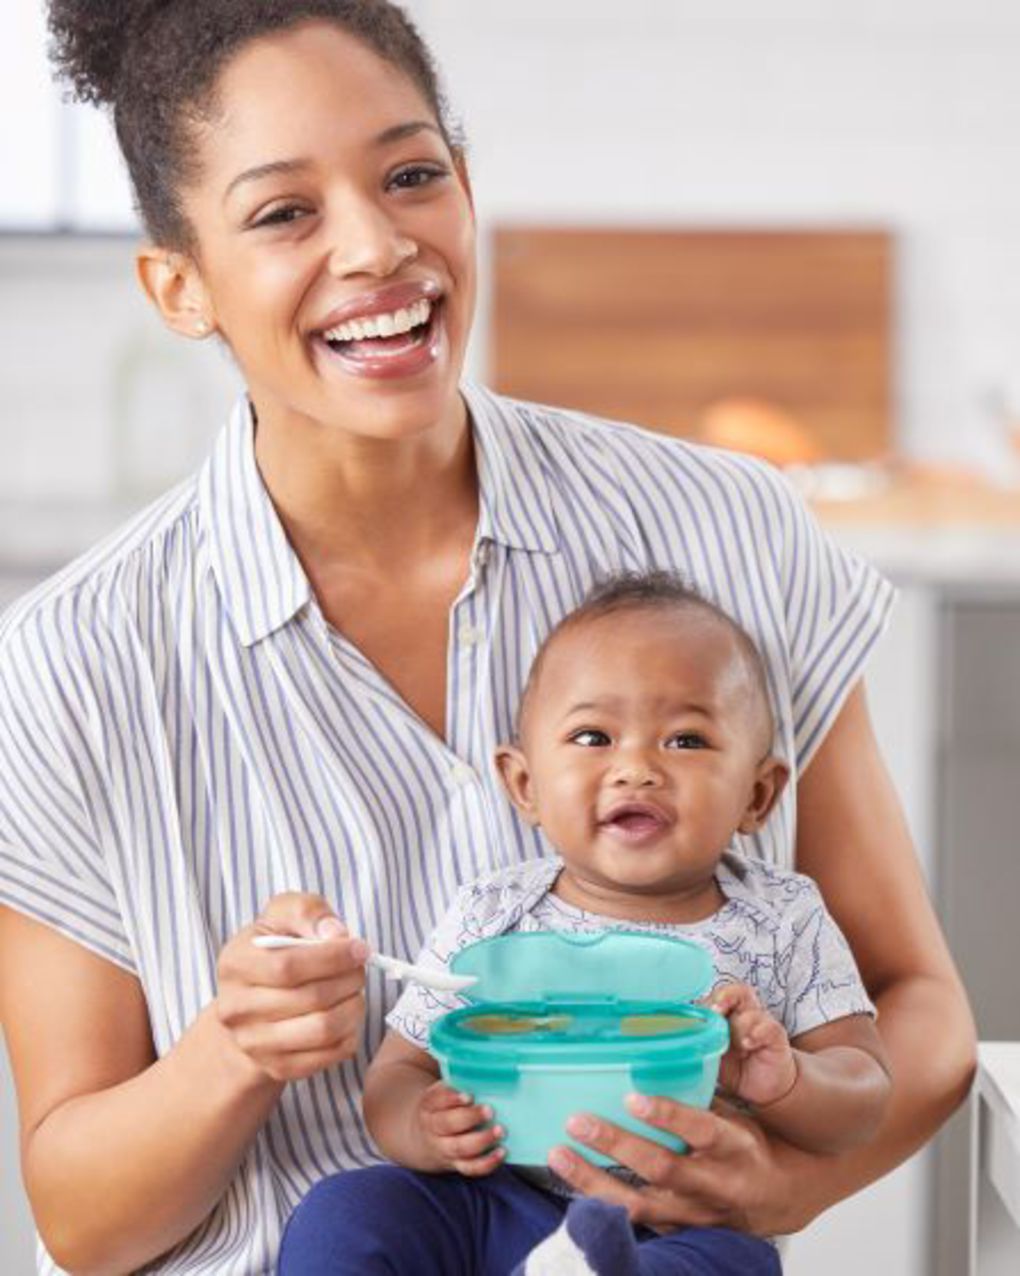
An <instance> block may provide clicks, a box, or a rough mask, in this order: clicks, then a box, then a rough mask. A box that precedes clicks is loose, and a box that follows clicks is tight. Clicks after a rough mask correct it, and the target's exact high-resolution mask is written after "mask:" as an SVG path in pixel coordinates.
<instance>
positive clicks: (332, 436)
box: [255, 399, 478, 571]
mask: <svg viewBox="0 0 1020 1276" xmlns="http://www.w3.org/2000/svg"><path fill="white" fill-rule="evenodd" d="M255 459H256V462H257V464H258V467H259V472H260V474H261V476H262V480H263V482H264V483H265V485H266V489H267V491H268V492H269V495H270V496H271V497H272V500H273V503H274V505H275V507H276V510H277V513H278V514H279V516H280V519H281V521H282V523H283V525H284V527H285V528H286V531H287V534H288V536H289V537H290V539H291V542H292V544H293V545H294V547H295V550H296V551H297V552H298V554H299V556H300V557H301V558H302V559H304V560H306V562H311V563H318V564H329V563H339V562H343V563H344V564H346V565H347V566H348V567H349V568H352V569H355V570H357V569H364V570H366V571H375V570H378V569H385V568H386V567H387V566H388V565H391V564H394V563H400V562H406V560H407V558H408V556H409V555H410V556H416V555H426V556H427V555H429V554H431V553H438V552H440V551H441V550H442V548H443V547H444V546H446V545H447V544H449V543H450V541H451V540H458V541H463V539H464V535H465V530H466V529H467V528H470V529H471V530H472V531H473V528H474V525H475V524H476V522H477V515H478V483H477V474H476V470H475V457H474V447H473V443H472V437H471V431H470V429H469V428H468V416H467V410H466V408H465V407H464V405H463V403H462V401H461V400H459V399H458V411H457V412H456V413H455V414H451V418H450V420H448V421H445V422H441V423H439V424H437V425H436V426H435V427H434V428H432V429H430V430H426V431H422V432H421V433H419V434H416V435H414V436H412V437H410V438H403V439H374V438H366V437H364V436H356V435H350V434H346V433H342V432H340V431H338V430H335V429H329V428H326V427H323V426H320V425H317V424H315V423H312V422H309V421H301V420H298V421H294V420H291V421H288V422H286V423H284V424H277V423H276V422H275V421H274V420H273V419H272V416H268V417H263V416H262V415H260V416H259V420H258V426H257V429H256V437H255Z"/></svg>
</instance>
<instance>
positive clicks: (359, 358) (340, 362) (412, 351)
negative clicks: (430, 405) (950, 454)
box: [311, 279, 447, 379]
mask: <svg viewBox="0 0 1020 1276" xmlns="http://www.w3.org/2000/svg"><path fill="white" fill-rule="evenodd" d="M442 295H443V294H442V288H441V287H440V285H439V284H438V283H437V282H436V281H435V280H432V279H423V280H420V281H408V282H406V283H402V284H393V285H391V286H390V287H387V288H382V289H379V290H377V291H375V292H372V293H367V294H365V295H363V296H361V297H356V298H353V299H352V300H350V301H348V302H346V303H345V304H344V305H341V306H339V307H337V308H336V309H335V310H334V311H333V312H332V313H331V314H330V315H329V317H328V319H327V320H326V322H325V323H324V324H323V325H322V326H321V328H319V329H317V330H316V331H315V332H313V333H312V338H311V339H312V343H313V347H312V348H313V351H314V356H315V358H316V359H317V360H320V361H321V364H320V366H321V367H322V369H323V372H324V374H325V375H329V374H330V372H331V370H332V369H333V367H334V365H335V368H336V369H337V370H338V371H339V372H340V373H341V374H342V375H345V376H356V377H369V378H381V379H386V378H390V377H412V376H417V375H419V374H420V373H422V372H425V371H427V370H428V369H429V368H430V367H431V365H432V364H434V363H435V362H436V361H437V360H438V359H439V357H440V354H441V351H442V346H443V343H444V342H446V341H447V338H446V332H445V327H444V324H443V310H442Z"/></svg>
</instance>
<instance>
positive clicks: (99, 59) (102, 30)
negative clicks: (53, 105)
mask: <svg viewBox="0 0 1020 1276" xmlns="http://www.w3.org/2000/svg"><path fill="white" fill-rule="evenodd" d="M173 2H174V0H49V26H50V34H51V35H52V37H53V40H52V44H51V46H50V54H51V56H52V58H53V63H54V65H55V66H56V68H57V70H58V71H59V73H60V74H61V76H62V77H63V78H64V79H65V80H67V81H68V83H69V84H70V85H71V87H72V88H73V90H74V96H75V97H76V98H77V99H78V100H79V101H81V102H95V103H96V104H97V105H104V104H107V103H110V104H112V103H113V102H114V101H115V100H116V97H117V84H118V80H119V78H120V72H121V67H122V66H123V62H124V54H125V51H126V50H127V48H128V46H129V44H132V43H134V42H135V41H137V40H140V39H141V40H144V39H145V29H146V27H147V26H148V25H149V23H150V22H151V21H152V19H153V18H154V17H155V16H156V14H157V13H159V12H160V11H161V10H165V9H168V8H170V7H171V6H172V5H173Z"/></svg>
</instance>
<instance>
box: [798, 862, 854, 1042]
mask: <svg viewBox="0 0 1020 1276" xmlns="http://www.w3.org/2000/svg"><path fill="white" fill-rule="evenodd" d="M790 890H791V892H792V898H790V899H789V900H788V904H787V909H786V916H785V918H784V925H783V927H782V930H781V932H780V935H779V937H778V941H777V942H778V948H779V951H778V952H777V955H776V965H777V968H778V969H779V970H780V972H781V977H782V981H783V983H784V984H785V989H786V998H785V1008H784V1012H783V1026H784V1027H785V1028H786V1031H787V1033H788V1034H789V1035H790V1037H799V1036H800V1035H801V1034H802V1033H805V1032H809V1031H810V1030H811V1029H812V1028H818V1027H820V1026H821V1025H822V1024H825V1023H832V1022H833V1021H834V1020H836V1019H843V1018H845V1017H846V1016H847V1015H871V1016H872V1017H874V1016H875V1013H876V1012H875V1007H874V1005H873V1004H872V1002H871V1000H870V998H869V997H868V994H867V992H866V991H865V988H864V984H863V982H862V980H861V976H860V972H859V971H858V969H857V963H856V962H855V961H854V957H853V953H852V952H851V951H850V945H849V944H848V943H847V941H846V939H845V938H844V935H843V932H842V931H841V930H840V929H839V926H838V925H837V924H836V922H835V921H834V919H833V918H832V916H831V915H830V914H829V912H828V910H827V909H826V907H825V904H824V902H823V900H822V896H821V893H820V892H819V890H818V887H817V886H816V885H815V884H814V882H812V881H811V880H810V878H807V877H803V876H801V875H796V876H795V877H791V887H790Z"/></svg>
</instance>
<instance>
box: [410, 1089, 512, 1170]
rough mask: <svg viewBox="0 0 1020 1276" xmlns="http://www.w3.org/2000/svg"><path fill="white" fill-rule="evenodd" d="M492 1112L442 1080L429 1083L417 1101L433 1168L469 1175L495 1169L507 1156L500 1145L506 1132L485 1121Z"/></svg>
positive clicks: (420, 1124) (420, 1123) (419, 1123)
mask: <svg viewBox="0 0 1020 1276" xmlns="http://www.w3.org/2000/svg"><path fill="white" fill-rule="evenodd" d="M492 1115H493V1113H492V1108H490V1107H489V1106H488V1105H485V1106H482V1105H480V1104H476V1103H474V1102H472V1099H471V1095H469V1094H462V1093H461V1092H460V1091H459V1090H451V1089H450V1087H449V1086H448V1085H446V1084H444V1083H443V1082H442V1081H437V1082H436V1083H435V1084H434V1085H430V1086H429V1088H428V1089H427V1090H426V1091H425V1092H424V1094H423V1095H422V1097H421V1100H420V1102H419V1104H418V1125H419V1128H420V1130H421V1135H422V1138H423V1140H424V1141H425V1144H426V1146H427V1147H428V1149H429V1152H430V1154H431V1155H432V1157H434V1159H435V1162H436V1164H435V1167H434V1168H435V1169H436V1170H456V1171H457V1173H458V1174H466V1175H468V1176H469V1177H471V1178H479V1177H481V1176H482V1175H484V1174H491V1173H492V1172H493V1170H495V1169H498V1168H499V1166H500V1165H502V1163H503V1158H504V1157H505V1156H506V1151H505V1149H504V1148H502V1147H500V1146H499V1141H500V1139H502V1138H503V1136H504V1135H505V1133H506V1131H505V1130H504V1129H503V1127H502V1126H499V1125H487V1124H486V1123H487V1122H488V1121H491V1120H492Z"/></svg>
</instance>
